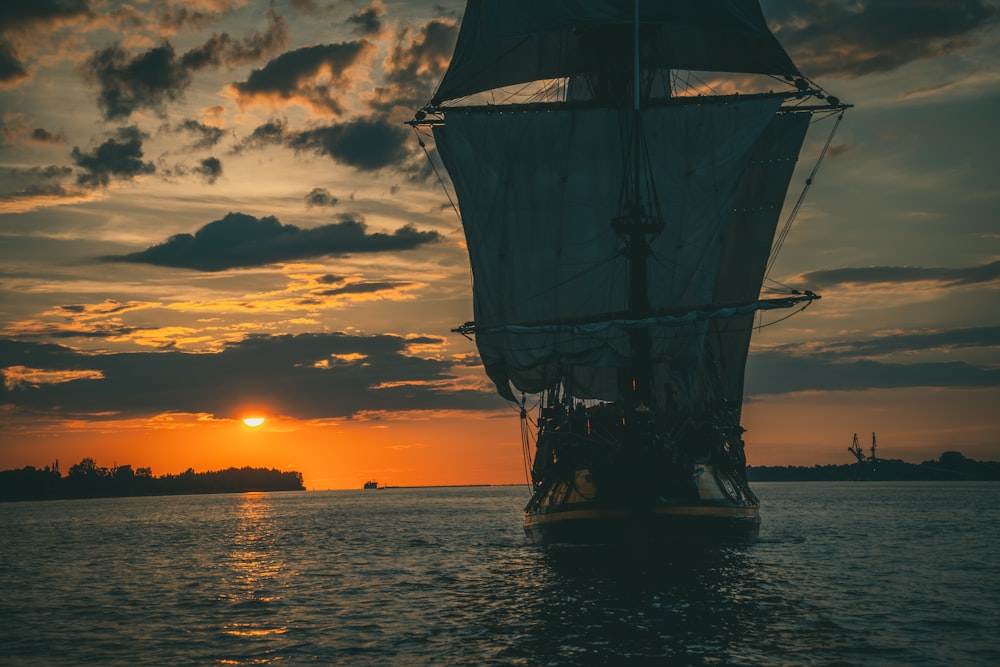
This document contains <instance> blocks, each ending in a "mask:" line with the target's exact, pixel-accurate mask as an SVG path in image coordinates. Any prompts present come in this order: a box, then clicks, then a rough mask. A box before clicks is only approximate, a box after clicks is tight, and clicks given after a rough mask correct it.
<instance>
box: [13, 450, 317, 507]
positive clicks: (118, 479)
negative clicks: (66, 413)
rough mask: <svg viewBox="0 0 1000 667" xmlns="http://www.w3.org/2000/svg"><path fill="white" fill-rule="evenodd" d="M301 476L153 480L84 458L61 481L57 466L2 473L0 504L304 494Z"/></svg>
mask: <svg viewBox="0 0 1000 667" xmlns="http://www.w3.org/2000/svg"><path fill="white" fill-rule="evenodd" d="M305 488H306V487H305V484H304V483H303V480H302V473H300V472H296V471H281V470H274V469H270V470H269V469H267V468H251V467H244V468H227V469H226V470H215V471H209V472H200V473H199V472H195V471H194V470H192V469H191V468H188V469H187V470H186V471H185V472H183V473H181V474H179V475H162V476H160V477H153V474H152V471H151V470H150V469H149V468H138V469H135V470H133V469H132V466H130V465H123V466H114V467H112V468H103V467H100V466H98V465H97V464H96V463H95V462H94V460H93V459H91V458H85V459H83V460H82V461H81V462H80V463H78V464H76V465H74V466H72V467H70V469H69V474H68V475H66V476H65V477H64V476H63V475H62V473H61V472H60V471H59V464H58V462H56V463H55V464H53V465H51V466H45V468H43V469H41V470H39V469H37V468H35V467H34V466H25V467H24V468H20V469H16V470H0V502H12V501H21V500H79V499H84V498H133V497H144V496H180V495H195V494H218V493H249V492H255V491H260V492H268V491H305Z"/></svg>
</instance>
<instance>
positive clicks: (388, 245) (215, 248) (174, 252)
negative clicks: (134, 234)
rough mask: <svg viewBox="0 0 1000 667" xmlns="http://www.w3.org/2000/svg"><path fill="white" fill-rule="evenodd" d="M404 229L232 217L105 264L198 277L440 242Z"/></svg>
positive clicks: (430, 235)
mask: <svg viewBox="0 0 1000 667" xmlns="http://www.w3.org/2000/svg"><path fill="white" fill-rule="evenodd" d="M440 238H441V237H440V235H439V234H438V233H437V232H434V231H429V232H421V231H418V230H417V229H416V228H415V227H413V226H412V225H405V226H403V227H400V228H399V229H397V230H395V231H394V232H392V233H391V234H385V233H382V232H375V233H368V231H367V229H366V225H365V223H364V222H361V221H358V220H349V219H348V220H343V221H341V222H338V223H333V224H329V225H323V226H321V227H315V228H312V229H300V228H298V227H296V226H295V225H285V224H282V223H281V222H280V221H279V220H278V219H277V218H275V217H273V216H267V217H264V218H255V217H253V216H250V215H246V214H243V213H229V214H227V215H226V216H225V217H224V218H222V219H221V220H216V221H214V222H210V223H208V224H207V225H205V226H204V227H202V228H201V229H199V230H198V231H197V232H195V233H194V234H178V235H176V236H172V237H171V238H170V239H169V240H167V241H166V242H164V243H161V244H159V245H155V246H152V247H150V248H147V249H146V250H143V251H141V252H135V253H131V254H128V255H116V256H110V257H104V258H103V259H104V260H105V261H113V262H133V263H139V264H155V265H157V266H170V267H176V268H185V269H195V270H197V271H224V270H226V269H233V268H248V267H255V266H264V265H267V264H274V263H277V262H287V261H295V260H303V259H310V258H314V257H323V256H327V255H346V254H349V253H371V252H388V251H397V250H412V249H414V248H417V247H419V246H421V245H424V244H427V243H433V242H435V241H438V240H439V239H440Z"/></svg>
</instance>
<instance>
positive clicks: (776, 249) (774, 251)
mask: <svg viewBox="0 0 1000 667" xmlns="http://www.w3.org/2000/svg"><path fill="white" fill-rule="evenodd" d="M843 119H844V112H843V111H841V112H840V114H839V115H838V116H837V122H836V123H834V125H833V129H832V130H831V131H830V136H829V137H827V138H826V145H824V146H823V150H822V152H820V154H819V159H817V160H816V164H815V165H814V166H813V169H812V172H811V173H810V174H809V178H807V179H806V184H805V187H803V188H802V193H801V194H799V199H798V201H796V202H795V206H794V207H792V211H791V213H789V214H788V219H787V220H785V225H784V227H782V228H781V233H780V234H778V238H777V239H776V240H775V242H774V245H773V246H772V247H771V256H770V258H768V260H767V268H766V269H765V270H764V277H765V278H767V276H768V275H769V274H770V273H771V268H772V267H773V266H774V262H775V260H776V259H777V258H778V253H780V252H781V246H782V244H784V242H785V237H786V236H788V231H789V230H790V229H791V228H792V222H793V221H794V220H795V217H796V216H797V215H798V213H799V209H800V208H802V202H804V201H805V198H806V194H807V193H808V192H809V188H810V187H811V186H812V184H813V180H814V179H815V178H816V174H817V173H818V172H819V166H820V165H821V164H823V158H824V157H825V156H826V153H827V151H828V150H830V144H831V143H832V142H833V135H835V134H836V133H837V128H838V127H840V121H842V120H843ZM775 282H777V281H775ZM779 321H780V320H779Z"/></svg>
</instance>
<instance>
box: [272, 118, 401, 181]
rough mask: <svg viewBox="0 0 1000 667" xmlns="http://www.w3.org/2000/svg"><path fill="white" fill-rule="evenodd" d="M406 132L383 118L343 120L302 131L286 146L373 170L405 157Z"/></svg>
mask: <svg viewBox="0 0 1000 667" xmlns="http://www.w3.org/2000/svg"><path fill="white" fill-rule="evenodd" d="M409 141H410V133H409V131H407V130H406V129H405V128H404V127H403V126H402V125H400V124H397V123H391V122H390V121H389V120H388V119H386V118H383V117H371V118H355V119H353V120H350V121H347V122H346V123H339V124H335V125H328V126H326V127H317V128H311V129H308V130H303V131H302V132H298V133H296V134H295V135H294V136H292V137H291V138H290V140H289V142H288V145H289V146H290V147H291V148H293V149H295V150H311V151H313V152H315V153H317V154H319V155H326V156H329V157H332V158H333V159H334V160H336V161H337V162H340V163H343V164H346V165H350V166H352V167H355V168H357V169H360V170H362V171H374V170H376V169H381V168H382V167H386V166H389V165H391V164H394V163H399V162H402V161H403V160H405V159H406V158H407V157H408V156H409V154H410V149H409V148H408V143H409Z"/></svg>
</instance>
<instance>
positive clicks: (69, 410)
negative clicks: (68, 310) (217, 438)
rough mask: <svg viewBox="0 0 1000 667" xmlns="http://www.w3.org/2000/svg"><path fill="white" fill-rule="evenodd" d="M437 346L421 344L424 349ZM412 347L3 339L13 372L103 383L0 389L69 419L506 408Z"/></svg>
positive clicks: (270, 340)
mask: <svg viewBox="0 0 1000 667" xmlns="http://www.w3.org/2000/svg"><path fill="white" fill-rule="evenodd" d="M440 342H441V340H440V339H427V338H425V339H423V344H427V343H440ZM414 343H420V341H415V340H407V339H405V338H403V337H400V336H394V335H374V336H352V335H347V334H336V333H335V334H304V335H298V336H291V335H287V336H255V337H251V338H248V339H246V340H244V341H242V342H240V343H237V344H233V345H230V346H228V347H227V348H226V349H225V350H223V351H222V352H219V353H215V354H186V353H182V352H177V351H165V352H149V353H126V354H106V355H87V354H82V353H80V352H76V351H74V350H72V349H70V348H67V347H63V346H61V345H54V344H37V343H28V342H15V341H0V359H3V360H4V362H5V366H6V367H11V366H21V367H25V368H33V369H43V370H46V371H49V372H60V371H62V372H69V371H76V372H80V371H92V373H91V377H94V378H99V379H87V380H76V381H72V382H59V383H46V384H42V383H38V384H35V385H25V384H23V383H22V384H15V383H14V382H12V379H13V375H11V376H8V377H6V378H5V379H6V380H7V382H5V383H0V404H5V405H8V406H11V408H13V409H19V410H24V411H37V412H45V413H49V414H53V415H58V416H65V417H70V416H73V415H79V414H90V415H93V414H102V413H104V414H114V415H115V416H116V418H131V417H141V416H153V415H157V414H161V413H164V412H190V413H210V414H214V415H216V416H219V417H230V418H233V417H237V416H239V411H240V410H241V409H244V408H245V406H246V405H248V404H256V405H259V406H264V407H266V408H267V409H269V410H271V411H273V412H274V413H276V414H281V415H285V416H289V417H293V418H297V419H319V418H345V417H350V416H352V415H356V414H358V413H359V412H363V411H378V410H387V411H397V410H398V411H411V410H441V409H459V410H461V409H470V410H481V409H496V408H499V407H502V405H503V403H502V402H501V401H500V399H498V398H497V397H496V396H495V394H494V393H493V392H492V391H488V392H480V391H470V390H458V389H448V388H444V387H441V386H435V385H434V384H429V383H440V382H447V381H448V380H450V379H452V364H451V362H449V361H443V360H438V359H426V358H422V357H419V356H416V355H414V354H412V353H411V352H410V351H409V346H410V345H411V344H414ZM352 358H353V359H356V360H348V359H352ZM0 370H2V369H0ZM136 387H142V388H143V390H142V391H136V390H135V388H136Z"/></svg>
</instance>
